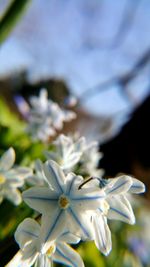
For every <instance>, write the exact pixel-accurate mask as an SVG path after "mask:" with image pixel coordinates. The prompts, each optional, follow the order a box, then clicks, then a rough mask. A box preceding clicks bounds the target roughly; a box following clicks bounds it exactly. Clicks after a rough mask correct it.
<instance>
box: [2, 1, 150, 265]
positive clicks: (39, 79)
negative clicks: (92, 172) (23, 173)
mask: <svg viewBox="0 0 150 267" xmlns="http://www.w3.org/2000/svg"><path fill="white" fill-rule="evenodd" d="M149 25H150V1H149V0H122V1H120V0H116V1H113V0H101V1H100V0H58V1H55V0H51V1H46V0H22V1H16V0H13V1H11V0H0V151H1V152H2V151H3V150H5V149H7V148H8V146H10V145H12V144H14V146H15V148H16V150H17V152H18V154H17V155H18V158H17V162H18V163H20V162H22V161H23V160H24V158H23V155H21V149H24V151H27V153H28V154H30V156H31V158H32V159H34V158H36V156H37V154H38V153H39V154H40V152H41V150H40V149H41V148H40V145H38V149H39V150H38V151H39V152H37V153H35V149H36V147H34V145H33V146H32V148H31V144H30V142H29V141H28V140H27V137H26V136H20V139H18V143H17V142H16V140H15V139H16V137H15V134H16V131H19V129H21V127H22V124H23V123H24V120H23V116H22V113H21V112H20V110H19V108H18V107H19V105H18V103H17V104H16V97H18V96H22V97H24V99H26V100H28V98H29V97H30V96H31V95H34V94H35V95H38V94H39V90H40V89H41V88H43V87H45V88H47V90H48V93H49V96H50V97H51V98H52V99H53V100H55V101H56V102H58V103H59V104H61V105H65V103H67V101H69V99H71V98H72V97H75V98H77V105H76V107H74V110H75V111H76V112H77V119H76V120H75V121H73V122H71V123H69V124H67V125H66V126H65V127H64V129H63V132H64V133H69V132H74V131H79V133H80V134H81V135H85V136H86V137H87V138H88V139H89V140H95V139H96V140H98V142H99V147H100V151H102V153H103V158H102V159H101V161H100V163H99V167H100V168H103V169H104V171H105V177H114V176H115V175H118V174H119V173H127V174H130V175H133V176H135V177H136V178H138V179H140V180H142V181H143V182H144V183H145V184H146V186H147V191H146V194H145V195H144V196H143V197H142V198H140V199H134V200H133V202H134V205H135V209H136V211H137V224H136V226H135V227H133V226H127V225H125V224H122V223H118V222H115V223H111V227H112V229H113V231H112V232H113V250H112V252H111V254H110V255H109V256H108V257H107V258H106V257H103V256H102V255H101V254H100V253H99V252H97V250H96V249H95V247H94V246H91V244H90V245H89V244H83V245H81V246H79V248H78V250H79V252H80V253H81V255H82V257H83V258H84V261H85V266H90V267H91V266H93V267H99V266H102V267H103V266H104V267H107V266H108V267H110V266H115V267H120V266H122V267H130V266H133V267H134V266H139V267H141V266H146V267H148V266H150V230H149V219H150V214H149V213H150V210H149V189H150V156H149V151H150V127H149V118H150V30H149ZM17 99H18V98H17ZM12 113H13V114H12ZM14 125H15V127H16V128H17V127H18V128H17V130H16V129H14V128H15V127H14ZM20 143H21V144H22V145H21V148H20ZM137 203H138V204H137ZM5 205H6V206H7V207H9V205H10V204H9V203H7V202H5V203H4V204H3V206H2V205H1V207H0V212H1V214H3V213H4V206H5ZM21 208H22V210H23V212H24V215H23V216H26V213H27V214H28V212H27V210H26V209H25V208H24V207H21ZM15 212H16V211H14V214H15V215H14V217H13V218H14V219H13V220H14V221H13V222H12V220H11V221H10V223H9V225H8V222H7V223H6V221H8V217H6V218H5V220H4V221H3V220H2V222H1V223H0V231H1V235H0V238H1V245H0V255H1V257H2V262H4V263H3V264H5V263H6V262H7V261H6V254H8V247H7V246H4V244H5V245H6V243H7V242H8V239H9V238H10V239H11V237H12V234H13V231H14V229H15V227H16V224H18V223H19V221H17V222H16V213H15ZM19 212H20V210H19V209H18V213H19ZM21 219H22V218H20V219H19V220H21ZM4 224H5V231H4V230H3V227H4ZM12 225H13V226H12ZM125 236H126V238H125ZM6 241H7V242H6ZM14 246H15V245H14V243H13V241H12V246H11V249H12V252H10V254H12V255H13V253H14V251H15V249H16V248H14ZM5 247H6V249H5ZM2 248H3V249H2ZM9 249H10V247H9ZM10 251H11V250H10ZM6 252H7V253H6ZM93 255H95V257H94V256H93ZM9 257H10V256H8V258H9Z"/></svg>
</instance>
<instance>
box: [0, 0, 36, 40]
mask: <svg viewBox="0 0 150 267" xmlns="http://www.w3.org/2000/svg"><path fill="white" fill-rule="evenodd" d="M30 2H31V0H20V1H18V0H13V1H12V2H11V3H10V5H9V6H8V8H7V9H6V11H5V12H4V14H3V15H2V16H1V17H0V44H2V42H4V41H5V39H6V38H7V37H8V35H9V34H10V32H11V31H12V30H13V29H14V27H15V25H16V23H17V22H18V20H19V19H20V18H21V16H22V15H23V13H24V12H25V10H26V7H27V4H29V3H30Z"/></svg>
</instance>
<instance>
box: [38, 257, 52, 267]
mask: <svg viewBox="0 0 150 267" xmlns="http://www.w3.org/2000/svg"><path fill="white" fill-rule="evenodd" d="M51 266H52V264H51V260H50V259H49V258H48V257H47V255H45V254H40V255H39V256H38V258H37V260H36V264H35V267H51Z"/></svg>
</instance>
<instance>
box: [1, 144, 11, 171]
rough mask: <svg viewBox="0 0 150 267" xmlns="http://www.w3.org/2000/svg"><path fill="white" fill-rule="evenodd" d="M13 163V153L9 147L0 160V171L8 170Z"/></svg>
mask: <svg viewBox="0 0 150 267" xmlns="http://www.w3.org/2000/svg"><path fill="white" fill-rule="evenodd" d="M14 162H15V151H14V149H13V148H12V147H10V148H9V149H8V150H7V151H6V152H5V153H4V154H3V155H2V157H1V158H0V170H2V171H7V170H9V169H10V168H11V167H12V166H13V164H14Z"/></svg>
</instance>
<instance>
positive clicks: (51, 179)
mask: <svg viewBox="0 0 150 267" xmlns="http://www.w3.org/2000/svg"><path fill="white" fill-rule="evenodd" d="M44 173H45V176H46V179H47V181H48V183H49V185H50V186H51V187H52V188H53V189H54V190H56V191H57V192H59V193H63V189H64V183H65V176H64V173H63V171H62V169H61V168H60V166H59V165H58V164H57V163H56V162H54V161H52V160H49V161H47V162H46V163H45V164H44Z"/></svg>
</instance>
